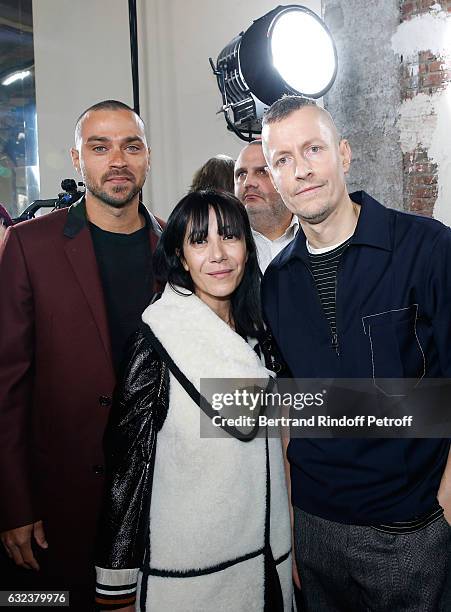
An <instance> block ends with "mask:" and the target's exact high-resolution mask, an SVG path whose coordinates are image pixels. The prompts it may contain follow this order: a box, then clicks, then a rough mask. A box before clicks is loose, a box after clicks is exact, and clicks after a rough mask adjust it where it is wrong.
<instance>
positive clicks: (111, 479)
mask: <svg viewBox="0 0 451 612" xmlns="http://www.w3.org/2000/svg"><path fill="white" fill-rule="evenodd" d="M118 381H119V382H118V385H117V387H116V389H115V392H114V396H113V404H112V409H111V413H110V417H109V421H108V426H107V429H106V431H105V437H104V451H105V467H106V483H105V484H106V486H105V496H104V502H103V509H102V512H101V514H100V519H99V526H98V538H97V545H96V565H98V566H100V567H104V568H109V569H124V568H137V567H141V565H142V562H143V558H144V550H145V546H146V542H147V529H148V517H149V508H150V500H151V491H152V479H153V468H154V462H155V450H156V441H157V432H158V431H159V430H160V429H161V427H162V426H163V423H164V420H165V418H166V414H167V411H168V404H169V372H168V370H167V368H166V366H165V364H164V363H162V361H161V360H160V358H159V356H158V355H157V354H156V353H155V350H154V349H153V347H152V346H151V345H150V343H149V342H148V340H147V338H146V337H145V336H144V335H143V332H142V331H138V332H136V333H135V334H134V335H133V336H132V337H131V339H130V341H129V344H128V347H127V354H126V356H125V358H124V362H123V367H122V371H121V372H120V374H119V377H118ZM124 510H125V512H124Z"/></svg>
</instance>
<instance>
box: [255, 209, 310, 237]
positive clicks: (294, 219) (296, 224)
mask: <svg viewBox="0 0 451 612" xmlns="http://www.w3.org/2000/svg"><path fill="white" fill-rule="evenodd" d="M299 227H300V226H299V219H298V218H297V217H296V215H292V216H291V221H290V225H289V226H288V227H287V229H286V230H285V231H284V233H283V234H282V235H281V236H279V237H278V238H275V239H274V240H270V239H269V238H267V237H266V236H265V235H264V234H262V233H261V232H257V230H254V228H253V227H251V230H252V234H253V236H254V238H255V237H256V236H257V237H261V238H264V239H265V240H267V241H268V242H276V240H280V239H281V238H285V237H286V236H287V234H289V233H290V231H291V230H292V233H293V238H294V237H295V236H296V234H297V232H298V230H299Z"/></svg>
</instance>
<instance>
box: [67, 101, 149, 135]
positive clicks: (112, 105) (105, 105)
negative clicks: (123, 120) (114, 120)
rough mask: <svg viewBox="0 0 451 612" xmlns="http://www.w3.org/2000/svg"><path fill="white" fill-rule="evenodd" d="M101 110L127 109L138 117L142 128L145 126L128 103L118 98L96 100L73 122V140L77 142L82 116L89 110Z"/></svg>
mask: <svg viewBox="0 0 451 612" xmlns="http://www.w3.org/2000/svg"><path fill="white" fill-rule="evenodd" d="M102 110H126V111H129V112H130V113H134V114H135V115H136V116H137V117H138V119H139V120H140V122H141V123H142V126H143V129H144V127H145V124H144V121H143V120H142V118H141V117H140V116H139V115H138V113H137V112H136V111H134V110H133V108H131V107H130V106H129V105H128V104H125V102H120V101H119V100H102V101H101V102H97V103H96V104H93V105H92V106H90V107H89V108H87V109H86V110H85V111H83V112H82V114H81V115H80V116H79V117H78V119H77V121H76V123H75V142H77V137H78V136H79V132H80V125H81V122H82V120H83V118H84V117H85V115H87V114H88V113H90V112H91V111H102Z"/></svg>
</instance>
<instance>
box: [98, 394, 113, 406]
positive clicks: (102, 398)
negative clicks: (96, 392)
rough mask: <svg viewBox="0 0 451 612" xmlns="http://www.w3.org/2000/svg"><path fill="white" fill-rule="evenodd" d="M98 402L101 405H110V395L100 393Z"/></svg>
mask: <svg viewBox="0 0 451 612" xmlns="http://www.w3.org/2000/svg"><path fill="white" fill-rule="evenodd" d="M99 404H100V405H101V406H111V397H109V396H108V395H101V396H100V397H99Z"/></svg>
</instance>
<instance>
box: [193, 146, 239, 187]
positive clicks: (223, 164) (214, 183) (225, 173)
mask: <svg viewBox="0 0 451 612" xmlns="http://www.w3.org/2000/svg"><path fill="white" fill-rule="evenodd" d="M234 167H235V162H234V160H233V159H232V158H231V157H229V156H228V155H216V156H215V157H211V158H210V159H209V160H208V161H206V162H205V164H204V165H203V166H201V167H200V168H199V170H197V171H196V172H195V174H194V176H193V182H192V183H191V187H190V191H199V190H201V189H222V190H223V191H228V192H230V193H233V190H234V183H233V170H234Z"/></svg>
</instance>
